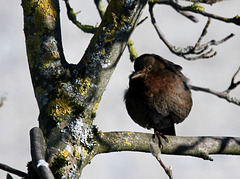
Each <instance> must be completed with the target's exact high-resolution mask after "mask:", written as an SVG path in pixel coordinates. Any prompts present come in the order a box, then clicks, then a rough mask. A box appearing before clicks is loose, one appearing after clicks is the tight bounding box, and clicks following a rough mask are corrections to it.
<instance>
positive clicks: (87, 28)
mask: <svg viewBox="0 0 240 179" xmlns="http://www.w3.org/2000/svg"><path fill="white" fill-rule="evenodd" d="M64 1H65V5H66V8H67V15H68V18H69V20H71V21H72V23H73V24H75V25H76V26H77V27H78V28H79V29H81V30H82V31H83V32H85V33H91V34H93V33H94V32H95V31H96V30H97V28H96V27H93V26H91V25H83V24H82V23H80V22H79V21H78V20H77V16H76V15H77V13H75V12H74V11H73V9H72V7H71V6H70V4H69V0H64Z"/></svg>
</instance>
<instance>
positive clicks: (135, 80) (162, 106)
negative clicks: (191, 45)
mask: <svg viewBox="0 0 240 179" xmlns="http://www.w3.org/2000/svg"><path fill="white" fill-rule="evenodd" d="M134 70H135V71H134V72H133V73H132V74H131V75H130V76H129V88H128V89H127V90H126V93H125V96H124V100H125V103H126V108H127V111H128V114H129V115H130V117H131V118H132V119H133V121H134V122H136V123H137V124H139V125H140V126H142V127H145V128H147V129H150V128H153V129H154V133H155V135H157V137H158V138H159V139H160V136H162V137H164V135H176V134H175V128H174V124H175V123H180V122H182V121H183V120H184V119H185V118H186V117H187V116H188V114H189V112H190V110H191V108H192V98H191V91H190V90H189V87H188V85H187V81H188V80H187V78H186V77H185V76H184V75H183V74H182V73H181V70H182V67H181V66H179V65H176V64H174V63H172V62H170V61H168V60H166V59H163V58H162V57H160V56H158V55H155V54H144V55H142V56H140V57H138V58H137V59H136V60H135V63H134ZM160 142H161V141H160Z"/></svg>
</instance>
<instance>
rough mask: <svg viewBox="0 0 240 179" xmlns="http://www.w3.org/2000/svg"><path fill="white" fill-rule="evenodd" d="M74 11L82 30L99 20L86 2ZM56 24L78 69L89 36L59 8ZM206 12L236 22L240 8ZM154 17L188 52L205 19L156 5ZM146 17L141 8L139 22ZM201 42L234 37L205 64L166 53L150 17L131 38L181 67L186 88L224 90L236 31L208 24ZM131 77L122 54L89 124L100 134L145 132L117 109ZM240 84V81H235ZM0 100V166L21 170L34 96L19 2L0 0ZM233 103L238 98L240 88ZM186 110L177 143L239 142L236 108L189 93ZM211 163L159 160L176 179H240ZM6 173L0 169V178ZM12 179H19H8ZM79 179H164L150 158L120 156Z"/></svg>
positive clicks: (238, 39)
mask: <svg viewBox="0 0 240 179" xmlns="http://www.w3.org/2000/svg"><path fill="white" fill-rule="evenodd" d="M70 3H71V4H72V6H73V7H74V9H75V11H81V13H80V14H79V15H78V18H79V19H80V20H81V22H82V23H83V24H91V25H99V23H100V18H99V15H98V14H97V11H96V9H95V5H94V3H93V1H89V0H71V1H70ZM60 5H61V20H62V22H61V25H62V34H63V46H64V52H65V56H66V58H67V60H68V61H69V62H71V63H77V62H78V61H79V60H80V59H81V57H82V55H83V53H84V51H85V49H86V48H87V45H88V43H89V41H90V39H91V37H92V35H89V34H84V33H83V32H81V31H80V30H78V29H77V28H76V27H75V26H74V25H73V24H72V23H71V22H69V20H68V19H67V15H66V8H65V6H64V3H63V1H60ZM205 9H206V11H208V12H213V13H216V14H219V15H222V16H226V17H233V16H235V15H237V14H238V15H240V1H239V0H228V1H224V2H221V3H218V4H216V5H212V6H209V5H206V6H205ZM154 12H155V16H156V19H157V21H158V24H159V26H160V28H161V30H162V31H163V33H164V34H165V35H166V38H167V39H168V40H169V41H170V42H171V43H172V44H174V45H176V46H181V47H186V46H187V45H194V43H195V42H196V41H197V39H198V37H199V35H200V34H201V32H202V29H203V27H204V25H205V23H206V22H207V18H205V17H202V16H200V15H196V17H198V18H199V20H200V22H199V23H197V24H194V23H192V22H191V21H189V20H188V19H186V18H184V17H183V16H181V15H179V14H177V13H176V11H174V10H173V9H172V8H170V7H168V6H164V5H163V6H158V5H156V7H155V9H154ZM145 16H149V14H148V7H146V8H145V11H144V13H143V15H142V18H143V17H145ZM208 31H209V33H208V34H207V35H206V37H205V38H204V42H207V41H209V40H212V39H216V40H219V39H222V38H224V37H226V36H227V35H229V34H230V33H234V34H235V36H234V38H232V39H230V40H229V41H227V42H225V43H224V44H222V45H220V46H217V47H214V49H215V50H217V52H218V54H217V56H215V57H214V58H212V59H206V60H198V61H194V62H193V61H191V62H189V61H186V60H184V59H182V58H179V57H177V56H175V55H173V54H171V53H170V52H169V50H168V49H167V47H166V46H165V45H164V44H163V43H162V42H161V41H160V40H159V38H158V36H157V34H156V32H155V30H154V28H153V26H152V25H151V23H150V18H148V20H146V22H144V23H143V24H142V25H141V26H139V27H138V28H137V29H136V30H135V32H134V34H133V35H132V37H131V39H132V40H133V41H134V42H135V48H136V50H137V52H138V53H139V54H143V53H156V54H159V55H161V56H163V57H164V58H166V59H169V60H171V61H173V62H174V63H177V64H180V65H181V66H182V67H183V73H184V74H185V75H186V76H187V77H188V78H189V79H190V83H191V84H193V85H198V86H202V87H209V88H211V89H214V90H218V91H223V90H225V89H226V88H227V87H228V85H229V84H230V81H231V78H232V76H233V74H234V73H235V71H236V70H237V69H238V67H239V66H240V50H239V48H240V27H239V26H236V25H233V24H227V23H223V22H219V21H216V20H212V24H211V25H210V28H209V30H208ZM132 70H133V64H132V63H131V62H130V60H129V54H128V51H127V50H125V52H124V54H123V56H122V58H121V61H120V62H119V65H118V67H117V69H116V70H115V72H114V74H113V76H112V78H111V80H110V82H109V85H108V86H107V89H106V91H105V93H104V95H103V98H102V101H101V103H100V106H99V109H98V110H97V117H96V119H95V121H94V123H95V124H96V125H98V127H99V129H100V130H102V131H119V130H121V131H126V130H127V131H140V132H152V131H148V130H146V129H143V128H141V127H140V126H138V125H137V124H135V123H134V122H133V121H132V120H131V119H130V117H129V116H128V115H127V112H126V109H125V105H124V103H123V100H122V99H123V94H124V90H125V89H126V88H127V87H128V75H129V74H130V73H131V71H132ZM238 79H240V77H239V78H238ZM0 84H1V86H0V96H2V95H3V96H6V98H7V100H6V101H5V103H4V106H3V107H1V108H0V163H5V164H8V165H10V166H12V167H14V168H17V169H20V170H23V171H26V167H25V166H26V164H27V162H28V161H30V160H31V156H30V146H29V143H30V141H29V131H30V129H31V128H32V127H35V126H38V122H37V117H38V108H37V104H36V100H35V97H34V94H33V88H32V85H31V79H30V74H29V69H28V64H27V57H26V49H25V38H24V33H23V12H22V8H21V6H20V2H19V1H2V2H1V6H0ZM231 94H232V96H235V97H238V98H240V87H239V88H238V89H237V90H235V91H233V92H232V93H231ZM192 96H193V103H194V104H193V108H192V111H191V113H190V115H189V117H188V118H187V119H186V120H185V121H184V122H183V123H182V124H179V125H178V126H177V127H176V130H177V135H181V136H233V137H234V136H236V137H237V136H240V130H239V129H240V121H239V114H240V113H239V112H240V107H238V106H236V105H234V104H230V103H228V102H226V101H224V100H222V99H219V98H217V97H215V96H213V95H209V94H205V93H202V92H195V91H193V92H192ZM211 157H213V159H214V161H213V162H209V161H204V160H202V159H198V158H193V157H183V156H170V155H163V156H162V159H163V161H164V162H165V164H166V165H167V166H169V165H172V166H173V176H174V178H177V179H181V178H184V179H190V178H194V179H202V178H204V179H213V178H214V179H215V178H218V179H226V178H231V179H235V178H239V176H240V170H239V168H240V157H239V156H223V155H222V156H219V155H217V156H216V155H214V156H211ZM5 176H6V172H3V171H1V170H0V178H5ZM14 178H18V177H15V176H14ZM81 178H82V179H94V178H101V179H102V178H104V179H122V178H125V179H133V178H138V179H147V178H151V179H159V178H166V179H167V176H166V175H165V173H164V171H163V169H162V168H161V167H160V166H159V164H158V162H157V161H156V160H155V158H154V157H152V156H151V154H145V153H137V152H121V153H120V152H119V153H111V154H102V155H98V156H96V157H95V158H94V159H93V160H92V162H91V164H90V165H88V166H87V167H86V168H85V169H84V170H83V173H82V177H81Z"/></svg>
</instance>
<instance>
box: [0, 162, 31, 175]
mask: <svg viewBox="0 0 240 179" xmlns="http://www.w3.org/2000/svg"><path fill="white" fill-rule="evenodd" d="M0 169H2V170H4V171H7V172H9V173H12V174H15V175H17V176H19V177H25V176H27V174H26V173H25V172H22V171H20V170H17V169H15V168H12V167H10V166H8V165H5V164H2V163H0Z"/></svg>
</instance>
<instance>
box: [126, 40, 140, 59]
mask: <svg viewBox="0 0 240 179" xmlns="http://www.w3.org/2000/svg"><path fill="white" fill-rule="evenodd" d="M133 44H134V42H133V41H132V40H129V41H128V43H127V46H128V51H129V54H130V60H131V62H133V61H134V60H135V59H136V58H137V57H138V53H137V52H136V50H135V48H134V46H133Z"/></svg>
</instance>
